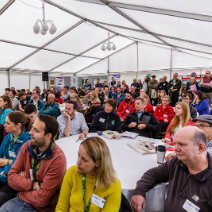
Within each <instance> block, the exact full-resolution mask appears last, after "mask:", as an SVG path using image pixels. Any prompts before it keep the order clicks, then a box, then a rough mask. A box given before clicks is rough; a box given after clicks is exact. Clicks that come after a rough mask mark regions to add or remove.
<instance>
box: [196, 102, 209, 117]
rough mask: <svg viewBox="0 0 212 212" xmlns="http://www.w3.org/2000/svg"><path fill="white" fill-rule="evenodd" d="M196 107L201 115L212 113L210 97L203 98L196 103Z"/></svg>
mask: <svg viewBox="0 0 212 212" xmlns="http://www.w3.org/2000/svg"><path fill="white" fill-rule="evenodd" d="M195 108H196V110H197V112H198V113H199V115H204V114H207V115H210V111H209V103H208V99H203V100H201V101H200V102H199V103H198V104H195Z"/></svg>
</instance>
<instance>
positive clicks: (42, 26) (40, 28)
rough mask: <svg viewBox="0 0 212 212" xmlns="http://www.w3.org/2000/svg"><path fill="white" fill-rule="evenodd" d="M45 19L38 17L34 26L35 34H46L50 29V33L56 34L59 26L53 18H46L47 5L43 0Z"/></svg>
mask: <svg viewBox="0 0 212 212" xmlns="http://www.w3.org/2000/svg"><path fill="white" fill-rule="evenodd" d="M42 9H43V20H42V21H41V20H40V19H38V20H37V21H36V22H35V24H34V26H33V31H34V33H35V34H38V33H39V32H40V33H41V34H42V35H45V34H46V33H47V32H48V30H49V33H50V34H54V33H55V32H56V31H57V27H56V26H55V25H54V22H53V21H52V20H47V21H46V19H45V7H44V1H43V6H42Z"/></svg>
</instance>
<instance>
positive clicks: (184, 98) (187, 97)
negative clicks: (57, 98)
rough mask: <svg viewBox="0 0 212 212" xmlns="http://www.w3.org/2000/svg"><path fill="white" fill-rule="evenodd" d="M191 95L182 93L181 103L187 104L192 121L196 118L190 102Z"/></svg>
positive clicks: (195, 111)
mask: <svg viewBox="0 0 212 212" xmlns="http://www.w3.org/2000/svg"><path fill="white" fill-rule="evenodd" d="M192 99H193V98H192V95H191V93H189V92H184V93H182V102H185V103H186V104H188V106H189V109H190V115H191V118H192V119H194V118H196V117H197V110H196V108H195V107H194V106H193V105H192V104H191V102H192Z"/></svg>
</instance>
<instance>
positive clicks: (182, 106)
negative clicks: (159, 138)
mask: <svg viewBox="0 0 212 212" xmlns="http://www.w3.org/2000/svg"><path fill="white" fill-rule="evenodd" d="M193 124H194V123H193V122H192V119H191V117H190V111H189V106H188V104H186V103H185V102H177V103H176V105H175V116H174V118H173V119H172V121H171V123H170V124H169V126H168V128H167V131H166V135H165V138H164V139H163V142H165V143H167V144H169V145H174V143H173V137H174V135H175V133H176V132H177V131H178V130H179V129H180V128H182V127H185V126H189V125H193Z"/></svg>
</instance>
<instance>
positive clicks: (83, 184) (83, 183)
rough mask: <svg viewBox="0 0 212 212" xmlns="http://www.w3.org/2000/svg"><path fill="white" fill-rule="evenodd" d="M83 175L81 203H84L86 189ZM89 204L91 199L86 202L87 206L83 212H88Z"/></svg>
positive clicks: (83, 175)
mask: <svg viewBox="0 0 212 212" xmlns="http://www.w3.org/2000/svg"><path fill="white" fill-rule="evenodd" d="M85 176H86V175H85V174H82V196H83V202H85V189H86V182H85ZM95 188H96V186H94V189H93V192H94V190H95ZM90 204H91V197H90V200H89V201H88V204H87V205H86V207H85V208H84V212H88V211H89V208H90Z"/></svg>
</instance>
